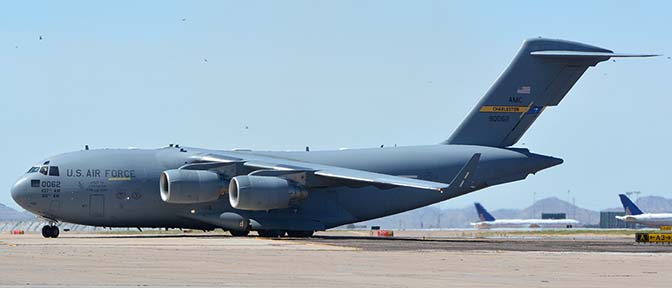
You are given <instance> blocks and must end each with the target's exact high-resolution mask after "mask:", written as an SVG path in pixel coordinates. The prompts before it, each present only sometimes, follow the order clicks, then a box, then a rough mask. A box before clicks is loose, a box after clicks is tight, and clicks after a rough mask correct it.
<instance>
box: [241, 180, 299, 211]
mask: <svg viewBox="0 0 672 288" xmlns="http://www.w3.org/2000/svg"><path fill="white" fill-rule="evenodd" d="M306 197H308V191H306V190H304V189H302V188H301V187H300V186H298V185H295V184H294V183H292V182H290V181H289V180H287V179H284V178H280V177H270V176H236V177H233V178H232V179H231V182H230V183H229V202H230V203H231V206H232V207H233V208H236V209H242V210H255V211H264V210H271V209H282V208H288V207H290V206H291V205H292V204H294V203H296V202H297V201H300V200H303V199H305V198H306Z"/></svg>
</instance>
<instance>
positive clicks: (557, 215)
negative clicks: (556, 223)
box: [541, 213, 567, 220]
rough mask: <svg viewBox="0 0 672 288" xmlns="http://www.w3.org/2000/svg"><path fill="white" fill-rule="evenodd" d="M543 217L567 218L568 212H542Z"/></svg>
mask: <svg viewBox="0 0 672 288" xmlns="http://www.w3.org/2000/svg"><path fill="white" fill-rule="evenodd" d="M541 219H555V220H559V219H567V214H565V213H541Z"/></svg>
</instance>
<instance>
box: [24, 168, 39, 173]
mask: <svg viewBox="0 0 672 288" xmlns="http://www.w3.org/2000/svg"><path fill="white" fill-rule="evenodd" d="M37 170H40V167H30V169H29V170H28V172H26V173H35V172H37Z"/></svg>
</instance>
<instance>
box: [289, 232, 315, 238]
mask: <svg viewBox="0 0 672 288" xmlns="http://www.w3.org/2000/svg"><path fill="white" fill-rule="evenodd" d="M287 236H289V237H296V238H308V237H312V236H313V231H287Z"/></svg>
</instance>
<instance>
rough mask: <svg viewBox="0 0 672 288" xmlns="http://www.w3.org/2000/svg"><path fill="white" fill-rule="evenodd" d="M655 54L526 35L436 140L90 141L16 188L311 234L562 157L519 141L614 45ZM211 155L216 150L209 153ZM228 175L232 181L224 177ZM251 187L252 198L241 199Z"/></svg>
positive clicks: (94, 205)
mask: <svg viewBox="0 0 672 288" xmlns="http://www.w3.org/2000/svg"><path fill="white" fill-rule="evenodd" d="M650 56H655V55H652V54H623V53H614V52H613V51H611V50H608V49H604V48H600V47H596V46H592V45H587V44H583V43H577V42H571V41H564V40H557V39H544V38H534V39H528V40H526V41H524V42H523V45H522V46H521V48H520V50H519V52H518V53H517V54H516V56H515V57H514V59H513V61H512V62H511V64H510V65H509V67H508V68H507V69H506V70H505V71H504V73H502V74H501V75H500V77H499V78H498V79H497V81H495V83H494V84H493V86H492V87H491V88H490V89H489V90H488V91H487V92H486V94H485V95H484V96H483V98H482V99H481V101H479V103H478V104H477V105H476V106H475V107H474V108H473V109H472V111H471V112H470V113H469V114H468V115H467V117H466V118H465V120H464V121H463V122H462V123H461V124H460V125H459V126H458V128H457V129H456V130H455V131H454V132H453V134H452V135H450V137H449V138H448V139H447V140H446V141H444V142H442V143H441V144H438V145H429V146H412V147H393V148H392V147H391V148H375V149H352V150H348V149H346V150H339V151H314V152H309V151H305V152H304V151H301V152H260V151H217V150H206V149H198V148H179V147H173V146H172V145H171V147H167V148H162V149H155V150H140V149H102V150H85V151H79V152H73V153H67V154H62V155H58V156H54V157H50V158H48V159H46V161H44V162H43V163H41V164H39V165H36V166H35V167H33V168H31V169H30V170H29V172H28V173H26V174H25V175H24V176H22V177H21V178H20V179H19V180H18V181H17V183H16V184H15V185H14V187H13V188H12V192H11V193H12V197H13V198H14V199H15V201H16V202H17V203H19V205H21V206H22V207H24V208H25V209H26V210H28V211H31V212H33V213H35V214H38V215H40V216H43V217H44V218H46V219H50V220H51V221H52V222H55V221H66V222H72V223H78V224H86V225H94V226H110V227H175V228H177V227H185V228H200V229H214V228H223V229H227V230H229V231H232V234H237V233H238V232H235V231H238V230H237V229H242V230H243V231H244V232H249V230H257V231H259V232H260V234H264V233H267V232H268V233H267V234H266V235H282V234H283V233H282V231H288V233H289V231H292V232H297V233H294V234H295V235H304V236H305V235H310V233H312V232H313V231H317V230H325V229H329V228H332V227H336V226H339V225H343V224H347V223H354V222H359V221H364V220H368V219H373V218H378V217H382V216H386V215H391V214H395V213H399V212H403V211H407V210H411V209H414V208H418V207H422V206H425V205H429V204H433V203H437V202H440V201H444V200H447V199H450V198H453V197H457V196H460V195H464V194H466V193H469V192H472V191H476V190H478V189H482V188H484V187H488V186H492V185H497V184H501V183H507V182H513V181H518V180H522V179H525V177H527V175H529V174H531V173H536V172H538V171H540V170H542V169H545V168H548V167H551V166H555V165H558V164H560V163H562V160H561V159H558V158H553V157H549V156H542V155H538V154H533V153H530V152H529V151H528V150H527V149H517V148H510V147H511V146H513V145H515V143H517V142H518V141H519V140H520V139H521V137H523V134H524V133H525V132H526V131H527V130H528V129H529V128H530V127H531V125H532V123H534V121H535V120H536V119H537V118H538V117H539V116H540V115H541V114H542V112H543V111H545V110H546V108H548V107H553V106H557V105H559V103H560V101H561V100H562V99H563V98H564V97H565V95H566V94H567V92H568V91H569V90H570V89H571V88H572V87H573V85H574V84H575V83H576V81H578V79H579V78H580V77H581V75H583V73H584V72H585V71H586V70H587V69H588V68H590V67H593V66H595V65H597V64H598V63H600V62H603V61H606V60H608V59H610V58H613V57H650ZM208 159H210V160H213V159H214V160H213V161H214V162H212V163H206V162H207V161H210V160H208ZM232 159H233V160H232ZM232 163H233V164H232ZM238 164H240V167H239V166H236V165H238ZM218 165H221V166H218ZM190 169H194V170H190ZM198 169H200V170H199V171H195V170H198ZM217 169H219V170H217ZM292 173H293V174H292ZM171 175H172V176H171ZM224 178H225V179H224ZM185 179H187V180H185ZM190 181H191V182H190ZM226 181H228V184H229V185H228V186H224V185H223V184H222V185H220V182H226ZM171 183H176V184H174V185H173V184H171ZM160 184H161V185H160ZM163 184H165V185H163ZM295 184H296V185H295ZM171 187H173V188H171ZM175 187H178V188H175ZM179 187H182V188H179ZM184 187H186V188H184ZM204 187H205V188H207V189H205V188H204ZM213 187H214V188H213ZM227 187H228V189H226V188H227ZM166 191H176V192H175V194H173V193H172V192H166ZM204 191H205V192H204ZM208 191H209V192H208ZM206 192H208V193H209V194H208V193H206ZM199 193H200V194H199ZM227 193H228V196H229V197H230V198H231V199H227V197H226V196H227V195H225V194H227ZM168 194H171V195H172V196H170V195H168ZM166 195H168V196H166ZM173 196H175V199H173V198H171V197H173ZM243 196H247V198H245V199H244V200H241V199H243V198H244V197H243ZM180 197H182V198H180ZM218 197H219V198H218ZM185 199H187V200H189V201H186V200H185ZM192 200H197V201H192ZM201 200H207V201H201ZM229 200H230V201H229ZM199 201H200V202H199ZM176 203H198V204H176ZM241 203H242V204H241ZM233 207H238V208H240V209H234V208H233ZM236 225H239V226H236ZM50 227H51V228H49V227H47V226H45V227H44V228H43V235H45V237H57V236H58V235H57V234H58V229H57V227H55V226H50ZM54 228H56V229H55V230H54ZM269 231H271V232H272V231H280V233H275V232H273V233H271V232H269ZM298 232H309V233H306V234H301V233H298ZM238 235H242V234H238Z"/></svg>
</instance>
